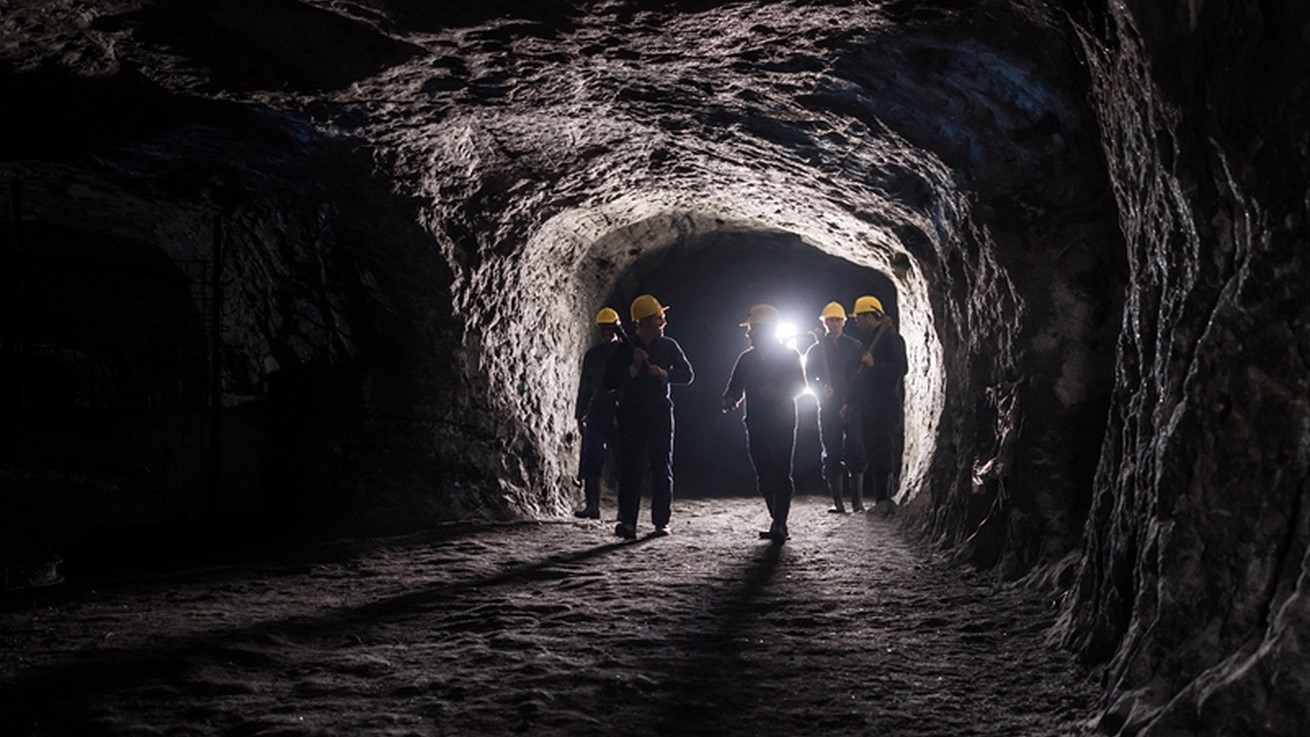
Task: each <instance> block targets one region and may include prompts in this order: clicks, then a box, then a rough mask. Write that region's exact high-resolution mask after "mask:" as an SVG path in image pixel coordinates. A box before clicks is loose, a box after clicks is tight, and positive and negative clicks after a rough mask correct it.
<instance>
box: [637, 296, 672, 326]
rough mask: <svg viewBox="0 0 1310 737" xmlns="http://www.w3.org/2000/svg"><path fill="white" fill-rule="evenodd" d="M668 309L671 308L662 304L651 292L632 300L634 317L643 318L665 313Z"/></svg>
mask: <svg viewBox="0 0 1310 737" xmlns="http://www.w3.org/2000/svg"><path fill="white" fill-rule="evenodd" d="M667 309H669V308H668V307H665V306H664V305H662V304H660V301H659V300H658V299H655V298H654V297H652V296H650V295H649V294H643V295H641V296H640V297H638V298H636V299H634V300H632V319H633V320H641V319H643V318H647V317H650V316H651V315H663V314H664V311H665V310H667Z"/></svg>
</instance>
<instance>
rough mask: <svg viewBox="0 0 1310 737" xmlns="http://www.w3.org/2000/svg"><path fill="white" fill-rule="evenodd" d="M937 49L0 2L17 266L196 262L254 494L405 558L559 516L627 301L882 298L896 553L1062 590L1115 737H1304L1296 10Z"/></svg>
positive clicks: (607, 22)
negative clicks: (511, 523)
mask: <svg viewBox="0 0 1310 737" xmlns="http://www.w3.org/2000/svg"><path fill="white" fill-rule="evenodd" d="M959 5H960V4H958V3H953V2H940V3H932V2H929V3H921V2H886V3H881V4H870V5H855V6H848V5H847V4H845V3H833V4H823V3H817V4H809V5H792V4H777V3H764V2H759V3H716V2H678V3H648V2H641V1H636V0H634V1H632V2H622V1H617V0H616V1H613V2H593V3H577V4H572V3H562V2H556V3H549V2H547V3H538V4H533V5H532V7H531V9H525V7H520V6H519V4H518V3H508V2H506V3H501V2H486V3H477V4H472V3H450V4H433V3H421V2H408V1H406V0H373V1H365V0H359V1H357V2H319V1H317V0H303V1H297V0H281V1H280V2H277V3H263V2H252V1H250V0H228V1H227V2H221V3H211V4H210V5H209V6H206V8H205V9H202V10H196V11H194V12H193V11H182V10H178V9H176V8H173V7H172V6H171V5H169V4H166V3H149V2H142V1H141V0H103V1H102V2H57V3H49V2H35V1H34V0H29V1H27V2H12V3H10V4H9V5H8V7H7V8H6V12H5V15H4V16H3V17H0V60H3V62H2V63H3V65H4V67H5V69H4V73H3V74H0V94H3V96H4V98H5V99H6V100H9V101H14V102H15V104H17V105H18V107H19V108H21V109H22V110H23V111H24V112H25V114H24V115H22V116H20V117H19V118H18V120H17V130H14V131H11V133H10V137H9V139H8V140H7V141H6V142H5V143H4V144H3V145H2V146H0V177H2V178H3V181H4V182H5V184H6V186H7V190H6V191H7V193H8V201H9V202H10V203H11V205H12V206H11V208H10V211H11V212H12V213H15V217H14V218H13V220H14V228H13V232H14V233H15V235H16V237H15V240H14V243H15V244H16V245H15V249H14V250H13V251H11V253H13V254H15V261H14V262H13V263H18V256H17V254H20V253H21V254H23V255H24V258H27V257H28V256H31V257H32V258H33V259H35V258H36V256H37V255H40V256H41V257H43V258H44V257H48V258H50V259H52V262H53V263H55V264H56V265H55V266H53V267H51V268H52V269H58V268H60V267H59V266H58V264H59V263H63V262H68V261H70V260H71V261H76V260H77V259H79V258H85V253H86V252H87V250H88V249H89V250H90V251H91V252H93V253H95V258H96V259H100V260H108V261H112V260H113V259H114V258H116V257H115V255H114V254H115V253H117V252H119V251H133V252H141V253H149V254H155V255H158V254H161V253H162V254H164V255H165V256H166V257H167V258H168V259H170V260H172V261H174V262H177V263H180V262H184V261H188V260H193V259H212V258H214V257H215V254H216V253H217V252H218V250H221V252H222V253H221V255H220V257H219V258H218V260H219V261H221V264H222V269H223V273H224V275H225V279H226V281H224V282H223V285H224V286H222V287H221V292H222V297H223V300H222V304H223V305H224V308H225V310H226V312H225V315H224V319H223V327H222V336H221V337H222V348H221V356H222V360H221V364H222V373H223V381H224V387H225V391H224V401H225V402H228V403H232V404H242V405H246V404H249V405H252V406H258V407H260V408H261V412H263V413H264V415H263V420H262V425H261V427H262V432H265V433H266V434H267V437H268V438H269V440H268V442H267V447H266V449H265V452H266V453H267V454H268V455H269V456H272V457H275V458H276V459H277V460H278V463H277V464H275V466H270V467H271V468H276V469H277V472H276V473H277V474H278V475H276V476H275V478H273V479H271V481H276V482H278V483H277V484H275V485H276V486H277V487H278V488H283V489H292V490H291V491H284V492H283V493H284V494H286V495H288V496H289V497H291V498H290V499H289V500H286V501H289V502H290V503H294V504H296V505H299V506H302V507H303V506H307V505H308V506H314V507H317V506H323V505H328V504H333V505H336V504H351V505H355V508H356V509H357V510H361V511H360V512H359V513H361V514H364V515H366V516H368V517H369V518H370V519H372V520H373V521H381V522H385V521H388V520H391V521H394V520H396V519H401V520H403V522H404V523H407V524H412V523H414V522H416V521H422V520H430V519H449V518H458V517H469V516H480V517H510V516H549V515H554V514H559V513H562V512H564V511H565V510H566V508H567V506H568V494H569V493H570V489H571V484H570V480H569V476H570V475H571V459H572V457H573V454H574V453H575V451H576V446H575V445H574V443H575V442H576V438H575V437H574V436H573V434H572V432H571V429H572V422H571V415H570V408H569V400H570V398H571V391H572V388H573V384H574V382H575V380H576V371H577V362H576V357H577V356H579V355H580V354H581V352H582V349H583V347H584V345H585V342H586V340H587V338H588V336H587V335H586V334H585V324H586V318H587V316H588V315H589V314H590V313H591V312H592V310H593V309H594V306H595V305H596V304H597V303H598V301H599V300H600V299H602V298H604V297H606V296H608V295H609V294H610V293H611V291H612V290H613V289H614V287H615V285H618V284H627V283H631V282H633V280H634V278H635V276H634V275H636V274H638V273H640V272H641V270H642V269H643V268H645V267H644V266H643V264H644V263H646V261H644V260H643V259H649V258H650V257H652V256H655V255H658V254H660V253H664V252H667V251H670V250H671V249H672V247H673V246H674V245H676V244H685V243H701V244H713V243H715V242H717V241H716V239H715V237H716V236H718V235H723V234H746V235H749V234H751V233H760V234H766V235H767V237H768V239H776V238H777V237H779V236H781V235H787V236H789V237H793V238H795V239H797V240H798V241H799V242H802V243H804V244H805V245H806V246H808V247H811V248H813V249H817V250H819V251H823V252H825V253H828V254H832V255H834V256H838V257H840V258H843V259H846V260H848V261H850V262H852V263H855V264H859V265H863V266H871V267H875V268H877V269H879V270H880V271H882V272H884V273H886V274H887V275H888V277H889V278H890V279H891V280H892V282H893V283H894V285H895V287H896V290H897V302H898V308H899V312H900V317H901V327H902V332H903V334H905V336H906V338H907V342H908V346H909V351H910V356H911V362H912V366H913V368H912V371H911V374H910V376H909V377H907V405H906V427H907V449H906V460H905V464H904V468H903V470H902V501H903V502H904V503H905V505H906V506H907V507H908V509H909V510H910V511H911V512H912V514H911V515H910V518H911V519H912V520H914V521H915V522H916V523H917V524H919V525H920V526H921V527H922V529H923V530H924V531H925V532H926V533H928V534H931V535H933V536H934V537H935V538H936V539H938V540H939V541H940V542H941V543H942V544H943V545H945V546H949V547H952V548H953V549H954V550H955V552H956V555H957V556H958V559H959V560H961V561H964V562H967V563H970V564H973V565H976V566H980V567H987V566H996V567H997V568H998V570H999V571H1000V572H1001V573H1002V574H1003V575H1005V576H1006V577H1019V576H1023V575H1026V574H1033V575H1042V576H1048V577H1050V578H1052V579H1054V580H1055V581H1056V582H1057V585H1068V583H1069V581H1068V577H1067V571H1069V570H1072V569H1073V567H1078V568H1079V569H1080V573H1079V578H1078V586H1077V588H1076V590H1075V594H1074V596H1073V597H1071V599H1070V602H1069V605H1068V606H1069V617H1068V620H1069V630H1068V631H1069V641H1070V643H1071V644H1072V645H1074V646H1075V647H1077V648H1079V649H1080V651H1082V652H1083V653H1084V654H1085V655H1086V657H1087V658H1088V659H1089V660H1090V661H1091V662H1094V663H1106V664H1107V665H1106V673H1107V677H1108V681H1107V686H1108V693H1110V694H1111V696H1112V701H1113V704H1112V705H1111V708H1110V709H1109V711H1108V714H1109V716H1108V718H1107V719H1105V720H1103V722H1102V727H1103V729H1106V730H1108V731H1116V730H1120V731H1123V732H1124V733H1160V734H1164V733H1169V732H1168V730H1171V729H1172V730H1175V731H1178V730H1182V731H1186V730H1195V731H1203V730H1204V729H1219V730H1220V731H1221V732H1222V731H1223V729H1228V730H1229V731H1228V732H1225V733H1237V732H1243V731H1246V732H1250V733H1267V734H1282V733H1290V732H1286V731H1283V730H1285V729H1286V728H1287V726H1288V725H1295V724H1297V720H1298V719H1299V720H1300V724H1302V725H1304V724H1305V723H1306V715H1305V712H1304V707H1303V706H1302V707H1298V706H1297V705H1298V704H1304V703H1306V699H1305V698H1304V694H1305V693H1306V688H1305V683H1304V679H1305V678H1306V674H1305V672H1304V670H1305V668H1304V666H1303V665H1302V666H1300V667H1297V666H1295V665H1288V664H1289V663H1293V661H1295V659H1296V658H1298V657H1300V653H1301V649H1300V645H1299V644H1298V643H1297V640H1298V638H1303V637H1304V633H1305V630H1306V608H1307V605H1306V603H1305V602H1306V598H1305V588H1306V586H1307V584H1306V578H1305V577H1306V575H1307V573H1306V571H1307V563H1306V560H1305V557H1306V542H1307V540H1308V539H1310V532H1308V531H1307V525H1310V522H1308V521H1307V515H1308V514H1310V512H1307V509H1308V508H1310V506H1308V505H1305V504H1303V503H1302V500H1303V497H1304V494H1305V478H1306V465H1307V455H1308V454H1310V451H1307V431H1306V429H1305V428H1306V421H1305V420H1306V417H1307V412H1306V399H1305V397H1306V396H1307V392H1306V387H1305V377H1306V375H1307V372H1306V371H1305V363H1306V356H1307V355H1310V338H1307V333H1306V328H1305V321H1304V317H1303V315H1304V308H1302V307H1301V304H1302V303H1303V302H1304V300H1302V299H1299V298H1298V297H1299V296H1300V294H1299V292H1298V286H1297V285H1299V284H1300V283H1301V282H1302V281H1303V280H1304V272H1305V269H1304V260H1303V257H1302V255H1301V254H1300V253H1299V251H1298V249H1299V248H1300V247H1302V246H1303V245H1304V233H1305V226H1306V209H1307V199H1306V197H1305V181H1306V177H1305V174H1306V172H1305V168H1306V161H1307V155H1306V154H1307V147H1306V140H1305V138H1304V136H1305V134H1304V131H1305V130H1306V126H1305V125H1304V123H1305V120H1304V112H1303V111H1304V110H1306V109H1310V108H1308V106H1307V105H1305V104H1304V103H1305V102H1306V100H1305V96H1306V90H1305V84H1304V82H1296V83H1290V82H1289V83H1288V87H1289V89H1283V88H1282V87H1279V86H1278V84H1279V83H1277V82H1274V81H1273V80H1274V79H1275V75H1274V74H1273V71H1272V70H1275V69H1300V70H1304V69H1305V62H1306V55H1305V49H1304V46H1305V44H1304V36H1303V34H1304V31H1305V28H1306V23H1305V16H1304V11H1300V10H1294V9H1290V7H1288V8H1285V7H1283V5H1284V4H1278V3H1274V4H1268V3H1266V4H1259V3H1240V2H1234V3H1220V4H1214V3H1211V4H1207V5H1205V6H1204V7H1198V6H1195V4H1182V3H1180V4H1176V5H1175V6H1173V7H1169V8H1166V9H1149V10H1148V9H1144V8H1143V7H1139V4H1135V3H1129V4H1127V5H1113V6H1108V7H1102V5H1101V4H1099V3H1090V4H1089V7H1088V8H1086V9H1084V10H1083V11H1080V12H1079V13H1075V14H1074V15H1072V16H1070V15H1068V14H1066V13H1065V12H1064V11H1063V9H1061V8H1055V7H1048V5H1047V4H1044V3H1039V2H1017V1H1016V2H1010V3H1007V2H987V3H980V4H970V5H969V6H968V7H967V8H961V7H959ZM1286 5H1289V6H1290V4H1286ZM1138 28H1141V29H1144V30H1140V31H1139V30H1137V29H1138ZM1298 34H1302V35H1298ZM1256 38H1260V39H1261V40H1260V41H1256V40H1255V39H1256ZM1298 39H1301V40H1300V41H1298ZM1266 42H1267V43H1266ZM1234 59H1236V60H1240V63H1232V60H1234ZM1292 78H1297V77H1296V76H1295V75H1293V77H1292ZM1299 78H1301V79H1304V75H1301V77H1299ZM1102 139H1104V140H1102ZM72 244H76V246H74V245H72ZM111 246H112V248H111ZM115 249H117V250H115ZM61 259H62V261H61ZM27 263H31V261H29V262H27ZM689 278H693V277H689ZM13 293H15V292H11V294H13ZM11 304H15V303H13V302H11ZM541 335H549V336H550V339H549V340H540V339H536V338H537V336H541ZM1116 336H1117V339H1116ZM1107 412H1108V417H1109V427H1108V429H1107V427H1106V416H1107ZM1098 463H1099V466H1098V465H1097V464H1098ZM1094 469H1099V470H1095V471H1094ZM270 485H274V484H270ZM1089 509H1090V510H1091V515H1090V520H1089V521H1088V522H1087V525H1086V527H1085V528H1084V524H1083V522H1084V520H1085V519H1087V517H1088V510H1089ZM1084 530H1085V531H1086V533H1087V540H1086V544H1085V547H1084V548H1083V553H1082V556H1083V557H1082V559H1081V565H1080V566H1072V565H1071V561H1072V557H1071V556H1070V553H1071V551H1076V550H1077V549H1078V546H1079V544H1080V542H1081V541H1082V537H1083V534H1084ZM1074 556H1076V553H1074ZM1198 560H1199V563H1198V562H1197V561H1198ZM1253 562H1254V564H1253ZM1161 622H1166V623H1168V624H1167V625H1166V626H1162V625H1161V624H1160V623H1161ZM1175 697H1177V698H1176V699H1175ZM1170 699H1174V700H1173V701H1172V702H1171V701H1170ZM1240 703H1259V704H1261V705H1268V706H1269V709H1268V710H1267V711H1268V713H1270V714H1271V715H1272V716H1271V717H1270V719H1271V721H1269V722H1268V724H1264V723H1257V722H1258V720H1256V719H1255V716H1254V713H1253V710H1251V709H1236V708H1231V707H1232V705H1234V704H1240ZM1298 708H1299V709H1301V711H1298ZM1217 713H1222V714H1225V715H1230V718H1229V721H1227V722H1224V721H1223V720H1218V721H1215V720H1214V719H1212V717H1211V715H1213V714H1217ZM1250 720H1254V721H1250ZM1219 723H1222V724H1225V725H1227V726H1225V727H1223V728H1220V727H1214V726H1207V725H1212V724H1219ZM1261 730H1263V731H1261Z"/></svg>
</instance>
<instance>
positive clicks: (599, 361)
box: [573, 340, 622, 479]
mask: <svg viewBox="0 0 1310 737" xmlns="http://www.w3.org/2000/svg"><path fill="white" fill-rule="evenodd" d="M620 345H622V344H621V343H620V342H619V341H617V340H615V341H610V342H608V343H600V344H598V345H595V346H592V347H591V349H590V350H588V351H587V353H586V354H585V355H584V356H583V357H582V378H581V379H580V380H579V381H578V399H577V401H576V402H575V403H574V409H573V417H574V419H578V420H586V422H587V427H586V429H585V430H583V435H582V469H581V475H582V478H584V479H591V478H598V477H599V476H600V475H601V472H602V471H604V469H605V451H606V450H607V449H608V448H609V447H610V445H611V444H612V443H613V442H614V434H615V420H616V417H617V414H618V404H619V402H618V392H617V391H615V390H611V389H606V388H605V372H606V371H608V370H609V365H610V361H611V360H612V359H613V357H614V352H615V351H616V350H618V347H619V346H620Z"/></svg>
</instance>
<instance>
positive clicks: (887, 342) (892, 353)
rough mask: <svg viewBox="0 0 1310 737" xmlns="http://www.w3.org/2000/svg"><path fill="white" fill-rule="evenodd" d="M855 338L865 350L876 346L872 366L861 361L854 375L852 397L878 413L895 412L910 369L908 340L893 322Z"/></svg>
mask: <svg viewBox="0 0 1310 737" xmlns="http://www.w3.org/2000/svg"><path fill="white" fill-rule="evenodd" d="M879 332H881V335H879ZM852 337H856V338H858V339H860V342H861V343H862V344H863V345H864V346H865V347H866V350H867V349H868V347H870V346H871V347H872V349H873V350H872V353H873V366H872V367H869V366H865V365H863V364H861V365H860V369H859V371H858V372H857V373H856V375H855V387H854V390H853V392H852V400H853V401H857V402H859V403H860V404H861V405H862V406H864V407H866V408H869V409H871V410H872V411H873V412H875V413H883V412H892V411H896V410H897V409H898V408H899V405H900V402H901V397H900V387H901V378H902V377H903V376H905V374H906V371H907V370H908V368H909V362H908V360H907V359H906V356H905V339H904V338H902V337H901V335H900V333H898V332H896V328H894V327H892V326H891V325H887V326H886V327H883V328H880V329H879V330H876V331H874V332H873V333H872V334H869V335H863V334H859V333H857V334H856V335H855V336H852Z"/></svg>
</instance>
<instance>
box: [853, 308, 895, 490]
mask: <svg viewBox="0 0 1310 737" xmlns="http://www.w3.org/2000/svg"><path fill="white" fill-rule="evenodd" d="M854 332H855V335H854V336H853V337H856V338H858V339H860V342H861V343H862V344H863V345H872V347H873V351H872V352H873V367H872V368H871V367H868V366H864V365H863V364H861V365H860V369H859V371H858V372H856V375H855V386H854V390H853V399H854V401H853V402H852V404H853V405H854V406H855V408H856V415H857V416H858V418H859V421H860V423H861V425H862V428H863V433H864V452H865V456H866V459H867V462H868V468H869V475H870V476H871V477H872V480H873V484H874V486H873V495H872V497H871V498H872V500H873V501H875V502H879V501H885V500H887V499H889V498H890V497H891V493H890V483H891V475H892V474H893V473H895V472H896V471H898V470H899V468H900V461H901V459H900V458H899V457H897V455H898V454H897V452H896V451H897V449H898V448H900V434H901V432H902V429H901V428H902V425H903V421H902V412H904V407H903V405H902V402H901V395H902V388H901V381H902V379H903V378H904V376H905V373H906V370H907V368H908V362H907V360H906V357H905V339H904V338H902V337H901V336H900V333H898V332H896V329H895V328H894V327H892V326H891V325H887V326H886V327H884V328H882V329H881V330H876V331H874V333H872V334H869V333H865V332H864V331H862V330H859V329H858V328H856V329H855V330H854ZM879 332H880V333H881V336H879V335H878V333H879Z"/></svg>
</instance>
